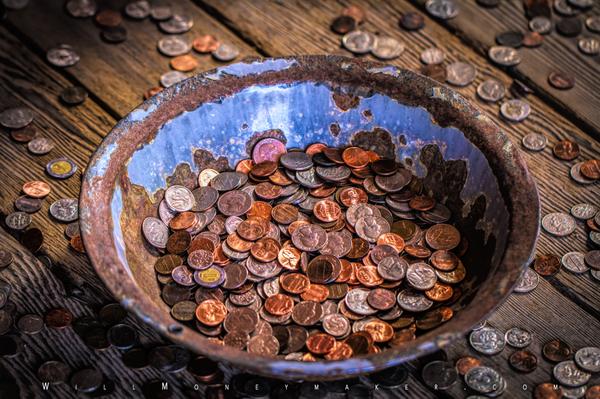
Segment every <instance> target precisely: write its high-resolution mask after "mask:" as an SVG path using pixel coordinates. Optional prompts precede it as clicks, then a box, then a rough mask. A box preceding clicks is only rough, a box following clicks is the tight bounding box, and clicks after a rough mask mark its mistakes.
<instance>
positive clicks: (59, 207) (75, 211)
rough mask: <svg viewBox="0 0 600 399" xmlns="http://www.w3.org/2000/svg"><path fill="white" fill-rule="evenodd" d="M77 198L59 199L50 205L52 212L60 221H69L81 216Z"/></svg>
mask: <svg viewBox="0 0 600 399" xmlns="http://www.w3.org/2000/svg"><path fill="white" fill-rule="evenodd" d="M78 203H79V201H78V200H77V198H63V199H59V200H57V201H55V202H53V203H52V205H50V214H51V215H52V216H53V217H54V218H55V219H56V220H58V221H61V222H65V223H69V222H74V221H75V220H77V219H78V218H79V205H78Z"/></svg>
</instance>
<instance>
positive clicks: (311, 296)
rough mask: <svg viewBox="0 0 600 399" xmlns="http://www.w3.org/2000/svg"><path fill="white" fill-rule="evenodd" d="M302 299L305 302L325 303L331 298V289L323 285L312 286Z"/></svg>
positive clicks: (303, 294)
mask: <svg viewBox="0 0 600 399" xmlns="http://www.w3.org/2000/svg"><path fill="white" fill-rule="evenodd" d="M300 297H301V298H302V299H303V300H305V301H313V302H324V301H325V300H326V299H327V298H328V297H329V288H328V286H326V285H322V284H311V285H310V287H308V289H307V290H306V291H304V292H303V293H302V294H300Z"/></svg>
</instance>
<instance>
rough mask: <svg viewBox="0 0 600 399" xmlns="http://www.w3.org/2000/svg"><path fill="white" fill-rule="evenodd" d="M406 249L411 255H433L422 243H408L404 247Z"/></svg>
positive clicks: (416, 256)
mask: <svg viewBox="0 0 600 399" xmlns="http://www.w3.org/2000/svg"><path fill="white" fill-rule="evenodd" d="M404 251H405V252H406V253H407V254H409V255H410V256H414V257H415V258H420V259H425V258H429V257H430V256H431V251H430V250H429V248H427V247H424V246H422V245H407V246H405V247H404Z"/></svg>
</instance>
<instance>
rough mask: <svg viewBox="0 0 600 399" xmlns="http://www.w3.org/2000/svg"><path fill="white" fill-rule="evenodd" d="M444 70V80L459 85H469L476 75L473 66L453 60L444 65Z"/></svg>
mask: <svg viewBox="0 0 600 399" xmlns="http://www.w3.org/2000/svg"><path fill="white" fill-rule="evenodd" d="M446 71H447V73H448V75H447V76H446V82H448V83H450V84H451V85H454V86H459V87H463V86H467V85H470V84H471V83H473V81H474V80H475V77H476V76H477V70H476V69H475V67H474V66H473V65H472V64H470V63H467V62H460V61H457V62H453V63H451V64H450V65H448V66H447V67H446Z"/></svg>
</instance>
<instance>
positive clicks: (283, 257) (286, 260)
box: [277, 245, 302, 270]
mask: <svg viewBox="0 0 600 399" xmlns="http://www.w3.org/2000/svg"><path fill="white" fill-rule="evenodd" d="M301 255H302V252H301V251H300V250H298V249H296V248H294V247H292V246H289V245H288V246H284V247H283V248H281V249H280V250H279V253H278V254H277V261H278V262H279V264H280V265H281V267H283V268H284V269H287V270H298V268H299V265H300V256H301Z"/></svg>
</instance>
